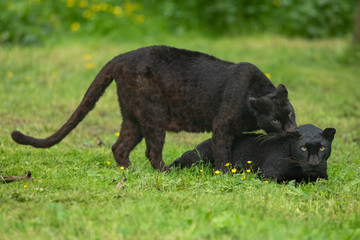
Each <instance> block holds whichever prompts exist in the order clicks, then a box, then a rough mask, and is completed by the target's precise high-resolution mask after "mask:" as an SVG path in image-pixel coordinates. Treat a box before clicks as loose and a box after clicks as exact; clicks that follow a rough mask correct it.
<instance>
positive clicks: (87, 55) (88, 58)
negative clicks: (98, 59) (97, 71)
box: [84, 54, 92, 61]
mask: <svg viewBox="0 0 360 240" xmlns="http://www.w3.org/2000/svg"><path fill="white" fill-rule="evenodd" d="M91 59H92V57H91V55H90V54H86V55H85V56H84V60H85V61H90V60H91Z"/></svg>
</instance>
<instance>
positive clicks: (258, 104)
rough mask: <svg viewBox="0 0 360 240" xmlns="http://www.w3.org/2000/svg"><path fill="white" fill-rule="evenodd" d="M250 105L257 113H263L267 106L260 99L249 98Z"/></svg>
mask: <svg viewBox="0 0 360 240" xmlns="http://www.w3.org/2000/svg"><path fill="white" fill-rule="evenodd" d="M249 103H250V106H251V107H252V108H253V109H254V110H256V111H261V110H263V109H264V108H265V107H266V104H265V103H264V101H263V100H262V99H260V98H254V97H249Z"/></svg>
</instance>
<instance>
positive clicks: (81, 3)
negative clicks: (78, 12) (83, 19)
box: [79, 0, 88, 8]
mask: <svg viewBox="0 0 360 240" xmlns="http://www.w3.org/2000/svg"><path fill="white" fill-rule="evenodd" d="M87 5H88V1H87V0H81V1H80V2H79V7H80V8H86V7H87Z"/></svg>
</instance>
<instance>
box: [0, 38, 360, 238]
mask: <svg viewBox="0 0 360 240" xmlns="http://www.w3.org/2000/svg"><path fill="white" fill-rule="evenodd" d="M151 44H168V45H172V46H176V47H181V48H187V49H192V50H198V51H202V52H206V53H209V54H212V55H215V56H217V57H220V58H222V59H225V60H230V61H235V62H240V61H249V62H252V63H254V64H256V65H257V66H259V67H260V69H262V70H263V71H264V72H266V73H270V74H271V80H272V81H273V83H274V84H275V85H277V84H279V83H284V84H285V85H286V86H287V87H288V90H289V95H290V98H291V102H292V104H293V105H294V108H295V111H296V114H297V121H298V124H299V125H301V124H306V123H312V124H315V125H317V126H319V127H321V128H326V127H335V128H336V130H337V133H336V136H335V140H334V142H333V152H332V156H331V158H330V159H329V161H328V165H329V169H328V173H329V180H328V181H323V180H322V181H318V182H316V183H314V184H307V185H306V184H304V185H300V186H298V187H295V186H294V184H292V183H290V184H288V185H279V184H276V183H274V182H270V183H268V184H266V183H264V182H263V181H261V180H259V179H257V178H256V177H255V176H254V175H253V174H247V175H246V179H245V180H241V176H240V175H236V174H235V175H230V174H229V175H219V176H214V175H212V173H211V172H212V169H210V168H209V167H207V166H199V167H194V168H192V169H185V170H174V171H172V172H171V173H168V174H165V173H159V172H158V171H155V170H153V169H152V168H151V166H150V164H149V162H148V161H147V160H146V159H145V155H144V152H145V144H144V142H142V143H141V144H140V145H139V146H138V147H137V148H136V149H135V150H134V151H133V152H132V154H131V156H130V158H131V162H132V164H133V165H132V167H131V168H130V169H128V170H124V171H122V170H120V169H119V168H118V167H117V166H116V164H115V162H114V160H113V157H112V153H111V149H110V148H111V145H112V144H113V143H114V142H115V140H116V136H115V133H116V132H118V131H119V127H120V124H121V116H120V113H119V109H118V103H117V98H116V93H115V85H114V84H112V85H111V86H110V87H109V89H108V90H107V92H106V93H105V95H104V96H103V98H102V99H101V100H100V101H99V102H98V104H97V106H96V108H95V110H94V111H93V112H91V113H90V114H89V115H88V117H87V118H86V119H85V120H84V121H83V122H82V123H81V124H80V125H79V126H78V128H77V129H75V130H74V131H73V132H72V133H71V134H70V135H69V136H68V137H67V138H65V139H64V141H63V142H62V143H60V144H58V145H56V146H54V147H52V148H50V149H35V148H31V147H28V146H21V145H17V144H15V143H14V142H12V140H11V138H10V133H11V131H12V130H14V129H18V130H21V131H24V132H25V133H27V134H30V135H33V136H39V137H45V136H47V135H49V134H51V133H53V132H54V131H55V130H56V129H57V128H58V127H59V126H60V125H61V124H62V123H63V122H64V121H65V120H66V119H67V118H68V117H69V116H70V114H71V113H72V111H73V110H74V109H75V107H76V106H77V105H78V103H79V102H80V100H81V98H82V96H83V94H84V93H85V90H86V89H87V87H88V86H89V84H90V82H91V81H92V79H93V78H94V76H95V75H96V73H97V72H98V71H99V69H100V68H101V67H102V66H103V65H104V64H105V63H106V62H107V61H108V60H110V59H111V58H112V57H113V56H115V55H117V54H120V53H122V52H125V51H128V50H132V49H135V48H138V47H141V46H145V45H151ZM347 44H348V42H347V40H346V39H334V40H318V41H305V40H301V39H291V40H290V39H285V38H280V37H277V36H256V37H239V38H224V39H217V40H208V39H198V38H188V39H171V38H169V39H165V40H163V41H162V42H156V43H155V42H151V41H149V40H140V41H139V42H138V43H123V42H120V43H114V42H106V41H91V42H88V43H83V42H80V41H78V42H65V43H62V44H57V45H55V46H46V47H43V48H36V47H19V46H0V62H1V65H0V83H1V84H0V90H1V91H0V92H1V94H0V119H1V121H0V129H1V130H0V175H21V174H22V173H23V172H24V171H25V170H31V171H32V173H33V176H34V180H33V181H32V182H24V181H23V182H13V183H9V184H0V236H1V237H0V238H1V239H22V238H29V239H74V238H78V239H189V238H194V239H359V238H360V203H359V201H360V169H359V166H360V150H359V144H360V137H359V136H360V122H359V117H360V104H359V102H360V95H359V93H360V84H359V75H360V69H359V67H358V65H356V64H347V63H346V61H344V59H346V56H344V52H346V48H347ZM86 54H90V55H91V56H92V60H90V61H89V60H88V61H86V60H85V59H84V56H85V55H86ZM89 62H90V63H92V64H94V65H95V68H92V69H86V67H85V66H86V63H89ZM10 72H11V73H12V74H11V73H10ZM209 136H210V134H189V133H180V134H174V133H168V134H167V138H166V144H165V149H164V152H163V155H164V161H165V162H166V163H170V162H172V161H173V160H174V159H176V158H177V157H179V156H180V155H181V154H182V153H183V152H184V151H186V150H189V149H191V148H193V147H194V146H195V145H196V144H198V143H199V142H200V141H202V140H205V139H207V138H208V137H209ZM98 138H100V139H101V140H102V142H103V144H102V145H100V146H99V145H97V141H98ZM107 162H110V165H108V163H107ZM200 169H204V171H203V172H202V173H200ZM123 177H126V178H127V181H126V182H125V183H124V187H123V188H116V185H117V183H118V182H119V181H120V180H121V179H122V178H123ZM113 179H116V182H112V181H113ZM24 185H27V187H26V188H25V187H24Z"/></svg>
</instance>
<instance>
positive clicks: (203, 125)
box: [11, 46, 296, 170]
mask: <svg viewBox="0 0 360 240" xmlns="http://www.w3.org/2000/svg"><path fill="white" fill-rule="evenodd" d="M113 79H115V81H116V84H117V93H118V100H119V103H120V107H121V113H122V118H123V119H122V120H123V121H122V126H121V131H120V136H119V139H118V140H117V141H116V143H115V144H114V145H113V147H112V150H113V153H114V158H115V160H116V162H117V163H118V164H119V165H120V166H123V167H128V166H129V165H130V161H129V154H130V151H131V150H132V149H133V148H134V147H135V146H136V145H137V144H138V143H139V142H140V141H141V139H142V138H145V141H146V156H147V158H148V159H149V160H150V162H151V164H152V166H153V167H154V168H156V169H160V170H167V167H166V165H165V164H164V162H163V160H162V149H163V145H164V141H165V132H166V130H169V131H175V132H179V131H188V132H204V131H212V132H213V144H212V149H213V154H214V159H215V162H216V164H215V166H216V168H217V169H224V164H225V163H226V162H227V161H229V160H230V158H231V156H230V146H231V144H232V141H233V138H234V136H235V135H236V134H240V133H242V132H244V131H253V130H256V129H264V130H265V131H266V132H286V131H292V130H294V129H296V122H295V113H294V109H293V107H292V106H291V104H290V102H289V100H288V98H287V95H288V94H287V90H286V88H285V87H284V86H283V85H281V84H280V85H279V86H278V87H277V88H275V87H274V85H273V84H272V83H271V82H270V81H269V79H268V78H267V77H266V76H265V75H264V74H263V73H262V72H261V71H260V70H259V69H258V68H257V67H256V66H254V65H252V64H250V63H239V64H235V63H231V62H226V61H222V60H220V59H217V58H215V57H212V56H209V55H206V54H203V53H199V52H192V51H188V50H183V49H176V48H171V47H166V46H153V47H146V48H141V49H138V50H135V51H132V52H128V53H124V54H121V55H119V56H117V57H115V58H114V59H113V60H111V61H110V62H109V63H107V64H106V65H105V66H104V67H103V69H102V70H101V71H100V72H99V74H98V75H97V76H96V78H95V80H94V81H93V82H92V83H91V85H90V87H89V89H88V90H87V92H86V94H85V96H84V98H83V100H82V101H81V103H80V105H79V106H78V108H77V109H76V110H75V112H74V113H73V114H72V116H71V117H70V118H69V119H68V121H67V122H66V123H65V124H64V125H63V126H62V127H61V128H60V129H59V130H58V131H57V132H56V133H55V134H53V135H51V136H50V137H47V138H45V139H37V138H33V137H30V136H26V135H24V134H22V133H20V132H17V131H15V132H13V133H12V134H11V136H12V138H13V139H14V141H16V142H17V143H20V144H26V145H32V146H34V147H38V148H47V147H51V146H53V145H54V144H57V143H59V142H60V141H61V140H62V139H63V138H64V137H65V136H66V135H67V134H69V133H70V131H71V130H72V129H74V128H75V127H76V126H77V125H78V124H79V123H80V121H82V119H83V118H84V117H85V116H86V115H87V113H88V112H89V111H91V110H92V109H93V108H94V106H95V103H96V102H97V101H98V99H99V98H100V97H101V95H102V94H103V93H104V91H105V89H106V88H107V87H108V86H109V85H110V83H111V82H112V80H113Z"/></svg>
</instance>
